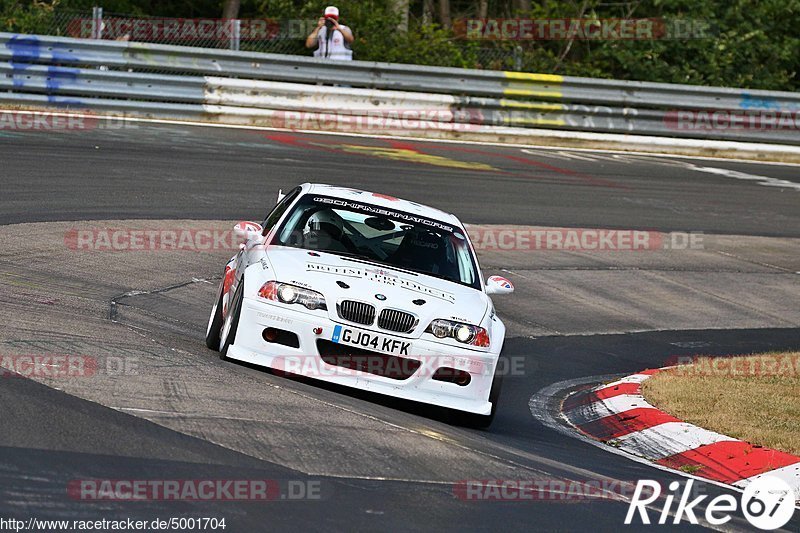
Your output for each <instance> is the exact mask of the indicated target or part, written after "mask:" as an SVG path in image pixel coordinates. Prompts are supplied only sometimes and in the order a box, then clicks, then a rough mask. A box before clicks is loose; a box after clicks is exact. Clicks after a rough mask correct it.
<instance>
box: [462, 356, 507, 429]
mask: <svg viewBox="0 0 800 533" xmlns="http://www.w3.org/2000/svg"><path fill="white" fill-rule="evenodd" d="M499 366H500V365H498V367H499ZM502 389H503V376H502V375H500V374H499V373H498V371H497V370H495V372H494V378H493V379H492V390H491V391H489V401H490V402H492V412H491V413H489V414H488V415H476V414H473V413H465V412H463V411H456V412H455V417H454V418H455V423H456V424H457V425H459V426H464V427H468V428H474V429H486V428H488V427H489V426H491V425H492V422H494V415H495V414H497V404H498V403H499V400H500V391H501V390H502Z"/></svg>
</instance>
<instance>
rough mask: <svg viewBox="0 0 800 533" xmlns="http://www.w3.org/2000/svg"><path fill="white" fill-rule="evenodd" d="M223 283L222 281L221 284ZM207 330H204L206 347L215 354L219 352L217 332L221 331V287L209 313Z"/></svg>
mask: <svg viewBox="0 0 800 533" xmlns="http://www.w3.org/2000/svg"><path fill="white" fill-rule="evenodd" d="M221 283H224V280H223V281H222V282H221ZM211 313H212V315H211V317H210V318H209V324H208V328H206V346H208V347H209V348H210V349H212V350H214V351H215V352H218V351H219V332H220V331H222V286H221V285H220V289H219V298H217V305H216V306H214V309H213V310H212V311H211Z"/></svg>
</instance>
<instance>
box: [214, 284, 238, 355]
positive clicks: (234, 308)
mask: <svg viewBox="0 0 800 533" xmlns="http://www.w3.org/2000/svg"><path fill="white" fill-rule="evenodd" d="M243 292H244V276H242V279H241V280H239V285H238V286H237V287H236V292H235V293H233V300H232V301H231V311H230V317H231V325H230V330H229V331H228V336H227V337H225V342H224V343H223V345H222V349H221V350H220V358H221V359H227V357H226V355H227V354H228V348H230V346H231V345H232V344H233V342H234V341H235V340H236V331H237V330H238V329H239V316H240V315H241V314H242V301H243V300H244V298H243V297H242V293H243Z"/></svg>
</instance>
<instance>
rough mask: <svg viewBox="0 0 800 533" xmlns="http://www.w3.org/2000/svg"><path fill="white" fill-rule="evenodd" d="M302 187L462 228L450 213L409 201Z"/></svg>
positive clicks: (345, 189)
mask: <svg viewBox="0 0 800 533" xmlns="http://www.w3.org/2000/svg"><path fill="white" fill-rule="evenodd" d="M302 187H303V189H304V191H305V192H306V193H316V194H324V195H325V196H332V197H335V198H343V199H346V200H353V201H355V202H361V203H367V204H372V205H377V206H380V207H385V208H387V209H393V210H396V211H404V212H406V213H411V214H414V215H419V216H422V217H425V218H430V219H433V220H437V221H439V222H447V223H449V224H453V225H455V226H459V227H463V226H462V224H461V221H460V220H458V218H457V217H456V216H455V215H453V214H451V213H445V212H444V211H442V210H440V209H436V208H434V207H430V206H427V205H422V204H418V203H416V202H411V201H409V200H403V199H401V198H395V197H394V196H390V195H386V194H381V193H374V192H370V191H362V190H360V189H353V188H350V187H337V186H335V185H326V184H324V183H304V184H303V185H302Z"/></svg>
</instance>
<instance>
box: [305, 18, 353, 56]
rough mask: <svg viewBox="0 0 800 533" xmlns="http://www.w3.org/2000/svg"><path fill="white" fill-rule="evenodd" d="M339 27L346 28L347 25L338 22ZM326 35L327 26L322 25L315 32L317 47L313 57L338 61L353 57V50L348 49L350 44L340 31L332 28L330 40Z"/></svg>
mask: <svg viewBox="0 0 800 533" xmlns="http://www.w3.org/2000/svg"><path fill="white" fill-rule="evenodd" d="M339 27H341V28H347V26H344V25H342V24H340V25H339ZM347 29H349V28H347ZM327 37H328V28H326V27H325V26H323V27H321V28H320V29H319V33H317V49H316V50H315V51H314V57H321V58H324V59H334V60H338V61H351V60H352V59H353V50H351V49H350V45H349V44H348V43H347V42H346V41H345V40H344V35H342V32H340V31H339V30H333V34H332V35H331V38H330V40H328V38H327ZM329 44H330V46H329Z"/></svg>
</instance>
